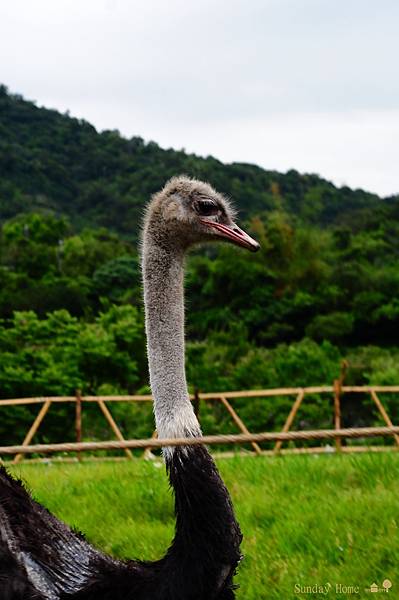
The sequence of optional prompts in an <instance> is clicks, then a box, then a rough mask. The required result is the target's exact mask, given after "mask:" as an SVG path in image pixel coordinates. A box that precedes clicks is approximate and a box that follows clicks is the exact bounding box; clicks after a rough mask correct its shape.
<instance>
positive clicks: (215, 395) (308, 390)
mask: <svg viewBox="0 0 399 600" xmlns="http://www.w3.org/2000/svg"><path fill="white" fill-rule="evenodd" d="M302 390H303V391H304V393H305V394H307V395H309V394H330V393H332V392H334V387H333V386H331V385H324V386H311V387H303V388H298V387H295V388H275V389H266V390H247V391H237V392H206V393H199V394H198V397H199V398H200V399H201V400H220V397H221V396H223V397H224V398H226V399H234V398H263V397H270V396H294V395H298V394H299V393H300V392H301V391H302ZM372 390H374V391H375V392H382V393H388V392H391V393H399V385H386V386H360V385H354V386H342V393H345V394H350V393H369V394H370V393H371V391H372ZM190 399H191V400H193V399H194V396H193V395H192V396H190ZM47 400H51V402H52V403H60V402H61V403H62V402H75V401H76V397H75V396H48V397H37V398H6V399H4V400H0V407H1V406H13V405H15V406H18V405H22V404H44V403H45V402H46V401H47ZM98 400H103V401H104V402H152V396H151V395H150V394H147V395H130V396H127V395H124V396H115V395H113V396H82V402H98Z"/></svg>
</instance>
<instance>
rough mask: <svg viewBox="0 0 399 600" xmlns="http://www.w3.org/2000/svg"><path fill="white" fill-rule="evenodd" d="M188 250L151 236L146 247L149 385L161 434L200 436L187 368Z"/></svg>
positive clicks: (144, 268)
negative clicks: (185, 353)
mask: <svg viewBox="0 0 399 600" xmlns="http://www.w3.org/2000/svg"><path fill="white" fill-rule="evenodd" d="M183 275H184V251H183V250H180V249H171V248H169V247H168V246H167V245H162V244H160V243H159V242H158V241H157V240H156V239H154V238H153V236H152V235H151V234H150V233H148V232H147V235H146V237H145V240H144V248H143V278H144V304H145V315H146V334H147V350H148V362H149V371H150V383H151V389H152V393H153V396H154V413H155V421H156V427H157V432H158V436H159V437H160V438H174V437H185V436H196V435H199V434H200V427H199V424H198V421H197V419H196V417H195V415H194V411H193V408H192V405H191V402H190V400H189V395H188V391H187V383H186V375H185V367H184V289H183Z"/></svg>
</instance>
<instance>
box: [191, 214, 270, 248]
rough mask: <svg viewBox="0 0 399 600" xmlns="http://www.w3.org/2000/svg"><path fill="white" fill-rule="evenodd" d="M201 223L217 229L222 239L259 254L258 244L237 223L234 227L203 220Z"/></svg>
mask: <svg viewBox="0 0 399 600" xmlns="http://www.w3.org/2000/svg"><path fill="white" fill-rule="evenodd" d="M201 221H202V223H204V225H208V226H209V227H213V228H214V229H216V230H217V231H218V233H219V235H220V236H221V237H223V238H226V239H227V240H229V241H230V242H233V244H237V246H242V247H243V248H248V250H251V252H257V251H258V250H259V248H260V246H259V244H258V242H257V241H256V240H254V239H253V238H251V236H249V235H248V234H247V233H245V231H243V230H242V229H240V228H239V227H238V226H237V225H236V224H235V223H233V224H232V225H223V224H222V223H216V222H215V221H208V219H201Z"/></svg>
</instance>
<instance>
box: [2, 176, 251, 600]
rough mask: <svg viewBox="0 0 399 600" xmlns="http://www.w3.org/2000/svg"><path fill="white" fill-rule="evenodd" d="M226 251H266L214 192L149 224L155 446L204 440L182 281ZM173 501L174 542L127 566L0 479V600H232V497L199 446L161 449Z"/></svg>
mask: <svg viewBox="0 0 399 600" xmlns="http://www.w3.org/2000/svg"><path fill="white" fill-rule="evenodd" d="M214 240H226V241H229V242H233V243H234V244H237V245H239V246H243V247H244V248H247V249H249V250H252V251H256V250H257V249H258V248H259V245H258V243H257V242H256V241H255V240H253V239H252V238H251V237H249V235H247V234H246V233H245V232H244V231H242V230H241V229H240V228H239V227H238V226H237V225H236V224H235V223H234V221H233V211H232V208H231V206H230V204H229V202H228V200H227V199H226V198H225V197H223V196H222V195H221V194H219V193H218V192H216V191H215V190H214V189H213V188H212V187H211V186H210V185H209V184H207V183H204V182H201V181H197V180H195V179H190V178H188V177H174V178H172V179H171V180H170V181H169V182H167V184H166V185H165V187H164V188H163V189H162V190H161V191H160V192H158V193H157V194H155V195H154V196H153V198H152V201H151V202H150V204H149V206H148V208H147V212H146V216H145V221H144V228H143V237H142V263H143V283H144V303H145V316H146V334H147V340H148V343H147V349H148V361H149V371H150V382H151V388H152V392H153V397H154V413H155V421H156V427H157V431H158V436H159V437H160V438H161V439H162V438H164V439H166V438H176V437H192V436H193V437H197V436H200V435H201V430H200V426H199V424H198V421H197V419H196V417H195V414H194V411H193V408H192V405H191V402H190V400H189V395H188V391H187V384H186V377H185V371H184V306H183V269H184V257H185V254H186V252H187V250H188V249H189V248H190V247H191V246H193V245H195V244H197V243H200V242H203V241H214ZM163 454H164V458H165V463H166V469H167V473H168V476H169V480H170V484H171V486H172V488H173V490H174V494H175V514H176V527H175V536H174V539H173V542H172V544H171V546H170V547H169V549H168V550H167V552H166V554H165V556H164V557H163V558H161V559H160V560H157V561H155V562H143V561H137V560H132V561H119V560H116V559H114V558H112V557H110V556H106V555H105V554H103V553H101V552H100V551H99V550H97V549H96V548H94V547H93V546H91V545H90V544H89V543H88V542H87V541H86V540H85V538H84V537H83V536H82V535H81V534H80V533H77V532H75V531H73V530H71V529H70V528H69V527H68V526H67V525H65V524H64V523H63V522H62V521H60V520H58V519H57V518H56V517H55V516H53V515H52V514H51V513H49V512H48V511H47V510H46V509H45V508H44V507H43V506H41V505H40V504H38V503H37V502H35V501H34V500H33V499H32V498H31V496H30V495H29V494H28V492H27V491H26V490H25V488H24V487H23V485H22V483H21V482H19V481H17V480H15V479H13V478H12V477H11V476H10V475H9V474H8V473H7V472H6V470H5V469H4V468H2V469H1V471H0V598H1V600H122V599H123V600H231V599H233V598H234V596H235V595H234V591H233V590H234V585H233V575H234V572H235V570H236V567H237V565H238V563H239V561H240V558H241V554H240V543H241V539H242V535H241V531H240V528H239V525H238V523H237V521H236V518H235V516H234V511H233V506H232V503H231V500H230V496H229V493H228V491H227V489H226V487H225V485H224V483H223V481H222V479H221V477H220V475H219V473H218V470H217V468H216V466H215V464H214V462H213V459H212V458H211V456H210V454H209V453H208V451H207V449H206V448H205V447H204V446H203V445H197V446H183V447H166V448H164V449H163Z"/></svg>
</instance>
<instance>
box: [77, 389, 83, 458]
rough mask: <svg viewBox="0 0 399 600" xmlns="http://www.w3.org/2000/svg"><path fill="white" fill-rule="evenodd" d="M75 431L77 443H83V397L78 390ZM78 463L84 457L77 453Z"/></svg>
mask: <svg viewBox="0 0 399 600" xmlns="http://www.w3.org/2000/svg"><path fill="white" fill-rule="evenodd" d="M75 431H76V442H77V443H78V444H80V442H81V441H82V396H81V393H80V390H76V405H75ZM77 457H78V461H79V462H80V461H81V460H82V455H81V453H80V452H77Z"/></svg>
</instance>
